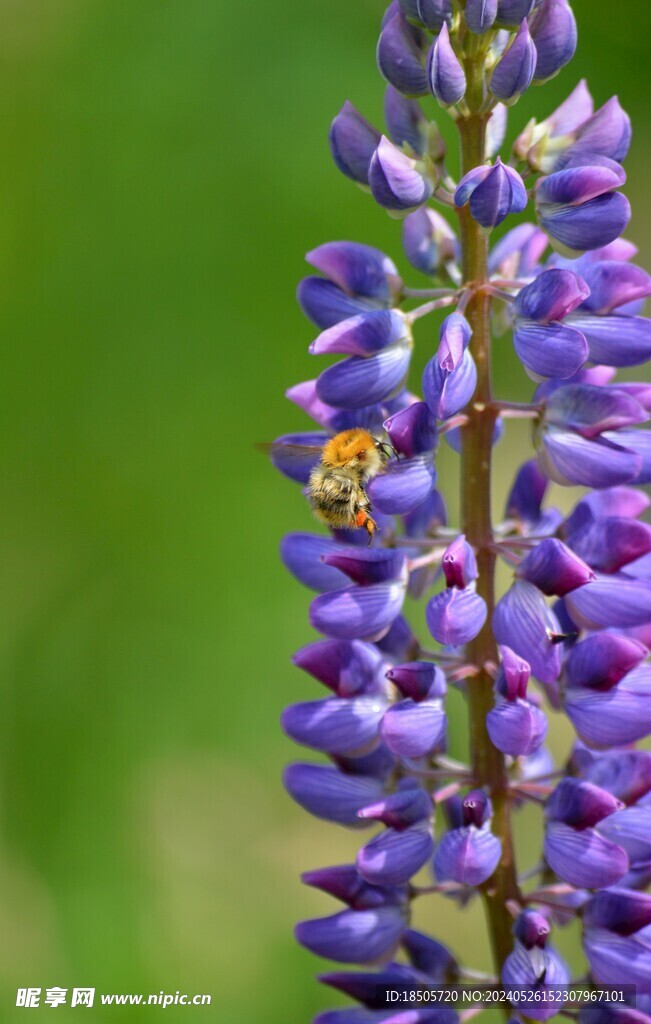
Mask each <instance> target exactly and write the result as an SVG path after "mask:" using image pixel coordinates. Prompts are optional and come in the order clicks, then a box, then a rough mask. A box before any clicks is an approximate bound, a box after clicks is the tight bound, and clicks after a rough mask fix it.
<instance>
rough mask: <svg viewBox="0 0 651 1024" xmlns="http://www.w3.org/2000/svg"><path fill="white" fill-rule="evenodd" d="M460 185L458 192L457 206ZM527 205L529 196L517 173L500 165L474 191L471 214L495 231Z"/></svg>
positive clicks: (470, 201) (500, 163) (491, 170)
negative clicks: (508, 217)
mask: <svg viewBox="0 0 651 1024" xmlns="http://www.w3.org/2000/svg"><path fill="white" fill-rule="evenodd" d="M460 191H461V186H459V189H457V192H456V193H455V204H456V205H460V204H459V203H458V202H457V195H458V194H459V192H460ZM526 205H527V193H526V190H525V187H524V184H523V182H522V179H521V178H520V175H519V174H518V173H517V171H514V170H512V169H511V168H507V167H506V166H505V165H504V164H503V163H502V162H501V161H500V158H499V157H498V158H497V162H496V164H495V166H494V167H492V168H491V169H490V171H489V173H488V174H487V175H486V177H485V178H484V180H483V181H481V182H480V183H479V184H478V185H476V187H475V188H474V189H473V190H472V192H471V194H470V199H469V206H470V213H471V214H472V216H473V218H474V219H475V220H476V221H477V223H478V224H481V226H482V227H484V228H494V227H496V226H497V225H498V224H501V222H502V221H503V220H504V218H505V217H506V216H507V215H508V214H509V213H521V212H522V211H523V210H524V208H525V206H526Z"/></svg>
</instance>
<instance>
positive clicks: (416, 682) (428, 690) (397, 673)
mask: <svg viewBox="0 0 651 1024" xmlns="http://www.w3.org/2000/svg"><path fill="white" fill-rule="evenodd" d="M386 678H387V679H390V680H391V682H392V683H393V684H394V685H395V686H397V687H398V689H399V690H400V692H401V693H402V694H404V696H405V697H411V699H412V700H415V701H422V700H425V698H426V697H429V698H434V697H445V694H446V692H447V686H446V682H445V674H444V673H443V672H442V670H441V669H440V668H439V667H438V665H434V664H433V662H431V661H410V662H407V663H406V664H405V665H394V666H393V667H392V668H390V669H389V670H388V672H387V673H386Z"/></svg>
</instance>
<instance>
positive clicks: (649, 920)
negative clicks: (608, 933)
mask: <svg viewBox="0 0 651 1024" xmlns="http://www.w3.org/2000/svg"><path fill="white" fill-rule="evenodd" d="M599 831H600V832H601V834H602V835H604V836H605V837H606V839H610V840H612V842H613V843H617V844H618V846H622V847H623V848H624V849H625V850H626V852H627V854H628V855H629V857H630V859H631V864H634V863H635V862H636V861H648V860H651V807H625V808H624V809H623V810H620V811H617V813H616V814H611V816H610V817H609V818H607V819H606V821H604V822H603V824H602V826H600V828H599ZM639 896H640V894H637V893H636V894H635V896H633V894H632V893H631V898H632V899H634V900H637V899H639ZM645 899H646V900H647V901H648V902H647V903H646V904H645V913H646V915H647V917H646V919H645V920H643V921H640V919H639V917H638V918H635V917H634V915H633V914H632V913H631V912H627V913H626V914H624V915H622V918H621V924H620V925H619V926H618V925H617V924H616V923H615V921H614V920H613V918H611V920H610V921H607V920H606V918H605V916H603V917H602V918H601V921H600V922H599V921H597V920H596V919H594V920H593V921H592V923H593V924H597V925H598V926H599V927H603V928H612V929H613V931H619V932H620V933H621V931H622V928H623V927H625V926H629V927H630V931H631V932H635V931H637V930H638V928H642V927H644V925H647V924H651V896H646V897H645ZM620 903H621V901H620ZM614 912H615V908H613V909H612V914H613V917H614ZM625 923H626V925H625Z"/></svg>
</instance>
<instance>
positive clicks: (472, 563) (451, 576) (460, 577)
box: [441, 533, 479, 589]
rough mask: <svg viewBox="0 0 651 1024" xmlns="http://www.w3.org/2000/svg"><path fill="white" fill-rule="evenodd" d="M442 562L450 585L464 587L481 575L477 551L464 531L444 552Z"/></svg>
mask: <svg viewBox="0 0 651 1024" xmlns="http://www.w3.org/2000/svg"><path fill="white" fill-rule="evenodd" d="M441 564H442V566H443V575H444V576H445V582H446V583H447V585H448V587H459V588H461V589H463V587H467V586H468V584H469V583H472V581H473V580H476V579H477V576H478V575H479V573H478V572H477V560H476V558H475V552H474V551H473V549H472V548H471V547H470V545H469V544H468V542H467V541H466V538H465V535H464V534H463V533H462V534H460V535H459V536H458V537H457V538H456V539H455V540H453V541H452V543H451V544H449V545H448V547H447V548H446V550H445V551H444V553H443V559H442V562H441Z"/></svg>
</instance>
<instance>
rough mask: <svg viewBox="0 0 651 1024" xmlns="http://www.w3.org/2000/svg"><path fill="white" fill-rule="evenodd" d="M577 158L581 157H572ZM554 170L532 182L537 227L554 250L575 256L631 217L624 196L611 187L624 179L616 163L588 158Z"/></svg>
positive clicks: (613, 233) (615, 234)
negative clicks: (547, 238) (585, 160)
mask: <svg viewBox="0 0 651 1024" xmlns="http://www.w3.org/2000/svg"><path fill="white" fill-rule="evenodd" d="M576 159H577V160H579V161H580V160H581V157H580V156H579V157H577V158H576ZM590 159H591V161H592V162H591V163H590V164H583V163H579V164H577V165H576V166H568V162H566V164H565V168H564V169H563V170H561V171H554V172H553V173H552V174H549V175H548V176H547V177H545V178H539V180H538V182H537V183H536V212H537V215H538V220H539V222H540V226H541V227H542V228H543V230H544V231H545V232H546V233H547V235H548V236H549V240H550V242H551V244H552V246H554V248H556V249H557V250H558V251H559V252H561V253H564V254H567V255H569V256H572V255H575V256H576V255H579V254H580V253H581V252H583V251H585V250H586V249H600V248H601V247H602V246H604V245H608V243H609V242H612V241H613V240H614V239H616V238H617V237H618V236H619V235H620V234H621V233H622V231H623V230H624V228H625V227H626V225H627V224H628V222H629V220H630V217H631V208H630V206H629V202H628V200H627V199H626V197H625V196H624V195H623V194H622V193H621V192H617V191H615V190H616V189H617V188H619V187H620V186H621V185H623V184H624V182H625V180H626V174H625V172H624V170H623V168H622V167H620V165H619V164H617V163H616V162H615V161H614V160H610V159H609V158H608V157H597V156H595V157H591V158H590Z"/></svg>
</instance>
